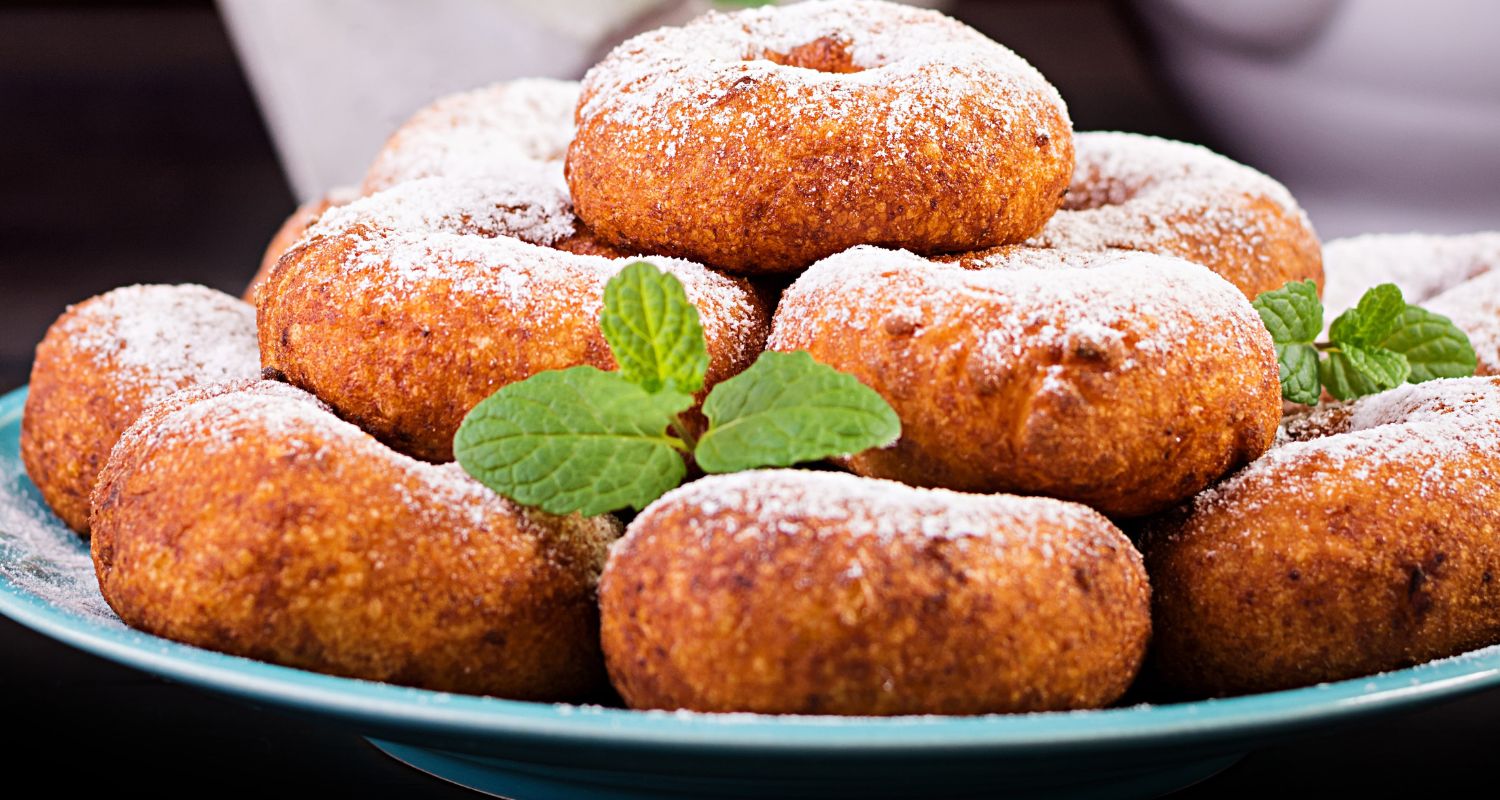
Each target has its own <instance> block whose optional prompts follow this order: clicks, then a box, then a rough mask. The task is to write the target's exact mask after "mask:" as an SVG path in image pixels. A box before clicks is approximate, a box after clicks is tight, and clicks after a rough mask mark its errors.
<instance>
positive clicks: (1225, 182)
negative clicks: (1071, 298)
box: [1031, 132, 1323, 300]
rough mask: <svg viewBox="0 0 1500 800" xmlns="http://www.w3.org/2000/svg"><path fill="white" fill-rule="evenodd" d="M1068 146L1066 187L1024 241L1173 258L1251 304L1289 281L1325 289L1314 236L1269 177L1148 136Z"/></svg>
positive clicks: (1090, 138) (1098, 135) (1083, 139)
mask: <svg viewBox="0 0 1500 800" xmlns="http://www.w3.org/2000/svg"><path fill="white" fill-rule="evenodd" d="M1073 143H1074V146H1075V147H1076V148H1077V154H1078V164H1077V166H1076V167H1075V168H1074V172H1073V184H1072V186H1070V187H1069V188H1068V196H1067V198H1066V199H1065V200H1064V201H1063V206H1062V209H1061V210H1060V211H1058V212H1057V214H1056V215H1055V216H1053V217H1052V219H1051V220H1050V221H1049V222H1048V223H1047V227H1046V228H1044V229H1042V232H1041V234H1040V235H1039V236H1037V237H1036V238H1035V239H1033V240H1032V242H1031V243H1032V244H1034V245H1037V246H1039V247H1060V248H1065V249H1072V250H1111V249H1120V250H1143V251H1145V252H1148V253H1160V254H1162V255H1169V256H1178V257H1180V258H1185V259H1187V260H1188V261H1191V262H1193V263H1195V264H1202V265H1203V266H1205V267H1208V268H1209V269H1211V270H1213V271H1214V272H1217V273H1219V274H1220V275H1222V276H1224V278H1225V280H1228V281H1229V282H1230V283H1232V284H1234V285H1235V287H1237V288H1238V289H1239V290H1240V291H1242V292H1244V293H1245V296H1246V297H1249V298H1250V299H1252V300H1253V299H1255V296H1256V295H1258V294H1260V293H1261V292H1265V291H1270V290H1272V289H1280V288H1281V287H1282V286H1284V285H1285V284H1286V282H1287V281H1293V280H1312V281H1316V282H1317V284H1318V285H1319V286H1320V287H1321V286H1322V285H1323V262H1322V256H1321V255H1320V251H1319V247H1318V236H1317V234H1316V233H1314V232H1313V229H1312V224H1311V223H1310V222H1308V219H1307V215H1306V214H1305V213H1303V211H1302V209H1301V208H1300V207H1299V206H1298V205H1297V201H1296V200H1294V199H1292V195H1291V193H1290V192H1288V191H1287V190H1286V187H1284V186H1282V185H1281V184H1280V183H1277V182H1276V181H1275V180H1272V179H1271V178H1269V177H1267V176H1266V175H1263V174H1261V173H1260V172H1257V171H1255V170H1253V169H1251V168H1249V167H1247V166H1244V165H1243V164H1238V163H1235V162H1234V161H1231V160H1229V159H1227V158H1225V157H1224V156H1221V155H1219V154H1217V153H1215V152H1213V151H1211V150H1208V149H1207V148H1204V147H1199V146H1198V145H1194V144H1188V143H1186V142H1174V141H1172V140H1170V139H1158V138H1156V137H1154V136H1141V135H1139V134H1134V133H1107V132H1090V133H1079V134H1075V135H1074V137H1073Z"/></svg>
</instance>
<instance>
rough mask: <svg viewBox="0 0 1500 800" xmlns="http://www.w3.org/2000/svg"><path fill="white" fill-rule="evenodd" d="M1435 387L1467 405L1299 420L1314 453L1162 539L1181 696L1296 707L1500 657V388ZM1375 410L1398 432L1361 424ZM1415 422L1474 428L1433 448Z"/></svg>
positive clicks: (1153, 562)
mask: <svg viewBox="0 0 1500 800" xmlns="http://www.w3.org/2000/svg"><path fill="white" fill-rule="evenodd" d="M1438 383H1439V384H1442V385H1445V388H1443V389H1442V390H1441V391H1443V392H1449V391H1450V390H1451V391H1452V393H1451V394H1448V395H1446V396H1444V395H1442V394H1436V393H1435V392H1437V391H1439V390H1438V389H1436V388H1433V385H1432V384H1423V385H1421V386H1416V387H1411V386H1408V387H1404V388H1403V389H1398V390H1394V391H1393V392H1391V393H1387V395H1396V398H1395V399H1394V400H1393V399H1392V398H1390V397H1388V396H1387V395H1378V396H1376V397H1372V398H1366V399H1364V400H1361V401H1359V402H1358V403H1356V404H1354V405H1352V406H1347V407H1339V406H1335V407H1333V408H1331V409H1329V408H1325V409H1323V410H1319V411H1314V412H1312V413H1311V414H1310V415H1305V416H1298V417H1293V418H1290V419H1289V421H1288V424H1287V429H1288V431H1289V433H1290V434H1291V436H1292V437H1293V438H1297V439H1304V440H1306V442H1305V443H1304V442H1293V443H1290V444H1286V445H1281V446H1278V447H1277V448H1276V449H1275V450H1272V451H1271V452H1270V453H1269V454H1267V455H1266V456H1265V457H1264V458H1262V459H1261V460H1260V461H1257V462H1256V463H1254V464H1252V465H1250V466H1249V467H1247V468H1246V469H1245V470H1244V471H1243V472H1241V473H1239V474H1238V475H1236V476H1235V477H1234V478H1232V479H1230V480H1229V481H1226V482H1225V483H1224V484H1223V485H1221V486H1219V487H1216V488H1215V489H1213V490H1210V491H1209V492H1206V493H1205V494H1204V495H1203V496H1201V497H1199V498H1198V499H1197V500H1196V501H1195V502H1194V503H1192V504H1189V505H1187V506H1185V507H1183V508H1181V509H1179V510H1177V511H1176V512H1175V513H1173V514H1171V515H1169V516H1167V517H1165V518H1164V519H1162V520H1160V521H1158V522H1157V523H1155V524H1154V525H1153V526H1152V527H1151V530H1150V532H1149V534H1148V535H1147V536H1146V538H1145V539H1144V541H1143V547H1144V549H1145V551H1146V562H1147V566H1148V568H1149V570H1150V573H1151V580H1152V584H1153V586H1154V588H1155V599H1154V615H1155V620H1156V630H1157V636H1156V640H1155V642H1154V645H1153V653H1152V656H1151V661H1152V672H1153V673H1154V677H1155V679H1156V680H1157V681H1158V682H1159V683H1160V684H1161V685H1162V686H1163V687H1164V688H1165V689H1166V690H1167V691H1169V692H1171V693H1172V694H1175V695H1179V696H1193V697H1198V696H1208V695H1232V694H1243V693H1248V692H1261V691H1271V690H1276V689H1287V688H1292V687H1296V686H1304V685H1309V684H1314V683H1318V682H1322V681H1334V680H1342V679H1346V678H1353V677H1358V676H1360V675H1368V674H1371V673H1375V672H1380V671H1384V670H1389V669H1398V668H1401V667H1406V666H1410V665H1413V664H1419V663H1422V662H1425V661H1429V660H1431V659H1434V658H1441V657H1444V656H1451V655H1455V654H1457V653H1462V652H1465V651H1467V650H1471V649H1474V648H1478V647H1482V646H1485V645H1490V644H1494V643H1496V642H1500V579H1497V578H1500V502H1497V499H1500V498H1497V497H1496V487H1495V484H1494V481H1495V476H1496V475H1497V474H1500V455H1497V444H1500V441H1497V440H1496V437H1495V431H1496V429H1497V426H1500V384H1497V383H1496V382H1495V379H1478V378H1476V379H1466V380H1461V381H1441V382H1438ZM1398 393H1399V394H1398ZM1408 400H1410V402H1407V401H1408ZM1374 404H1387V407H1388V408H1391V409H1394V410H1395V412H1396V413H1392V414H1387V415H1386V419H1384V420H1381V421H1380V423H1381V424H1382V425H1383V426H1384V428H1383V429H1381V428H1365V429H1362V428H1361V426H1358V425H1354V424H1351V422H1352V421H1353V420H1354V419H1355V414H1357V413H1365V412H1362V411H1359V409H1361V408H1365V409H1369V408H1371V407H1372V406H1373V405H1374ZM1403 405H1404V406H1406V408H1402V406H1403ZM1410 409H1417V410H1419V411H1420V412H1423V413H1425V412H1435V413H1437V414H1453V413H1454V412H1456V411H1459V410H1464V411H1465V414H1464V416H1467V417H1469V419H1467V420H1465V421H1461V422H1460V421H1458V417H1457V415H1455V416H1454V421H1453V422H1451V423H1443V422H1439V423H1436V427H1433V428H1430V429H1428V430H1425V431H1424V430H1423V426H1426V425H1433V424H1434V423H1432V422H1431V421H1430V420H1423V419H1421V418H1420V417H1419V414H1418V413H1411V412H1410ZM1485 428H1488V430H1485ZM1377 433H1378V434H1379V436H1378V438H1377V437H1376V436H1375V434H1377Z"/></svg>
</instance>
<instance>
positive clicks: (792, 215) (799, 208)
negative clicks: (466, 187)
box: [567, 1, 1073, 273]
mask: <svg viewBox="0 0 1500 800" xmlns="http://www.w3.org/2000/svg"><path fill="white" fill-rule="evenodd" d="M567 169H568V183H569V186H570V187H571V188H572V193H573V198H574V201H575V203H576V204H577V209H578V214H579V216H580V217H582V218H583V220H584V221H585V222H587V223H588V225H589V226H590V227H591V228H593V229H594V230H595V231H596V232H597V233H598V234H599V236H600V237H601V238H603V239H604V240H605V241H608V242H611V243H614V244H615V245H616V246H619V247H623V248H626V249H634V250H640V251H645V252H653V253H663V254H666V255H674V256H681V257H683V258H688V259H692V260H696V261H701V262H702V263H705V264H709V265H711V266H715V267H720V268H723V269H726V270H730V271H734V272H741V273H759V272H789V271H796V270H800V269H802V268H804V267H806V266H807V265H808V264H811V263H812V262H814V261H816V260H818V259H819V258H822V257H824V256H828V255H831V254H833V253H837V252H839V251H842V250H845V249H847V248H849V247H851V246H854V245H858V244H879V245H886V246H891V247H903V248H907V249H911V250H914V251H918V252H923V253H941V252H955V251H965V250H974V249H978V248H983V247H989V246H993V245H999V244H1005V243H1011V242H1019V241H1022V240H1024V239H1026V238H1028V237H1030V236H1032V235H1034V234H1035V233H1037V232H1038V231H1039V230H1040V229H1041V227H1042V225H1043V224H1044V223H1045V222H1046V220H1047V218H1048V217H1050V216H1051V215H1052V213H1053V212H1054V211H1055V210H1056V209H1057V207H1058V204H1059V203H1060V202H1061V200H1062V196H1063V193H1064V191H1065V190H1066V189H1067V185H1068V179H1069V177H1070V176H1071V175H1072V171H1073V146H1072V124H1071V122H1070V121H1069V119H1068V115H1067V109H1066V107H1065V106H1064V104H1063V102H1062V100H1061V98H1060V97H1059V96H1058V94H1057V92H1056V90H1055V89H1053V87H1052V86H1051V85H1050V84H1049V83H1047V81H1046V80H1045V79H1044V78H1043V77H1042V76H1041V74H1040V73H1038V72H1037V71H1036V70H1035V69H1033V68H1032V67H1031V66H1030V65H1029V64H1027V63H1026V62H1025V61H1024V60H1022V59H1021V58H1020V57H1018V56H1016V55H1015V54H1014V53H1012V52H1011V51H1010V50H1008V49H1006V48H1005V47H1003V46H1001V45H999V44H997V43H995V42H993V41H991V40H989V39H987V38H985V37H984V36H983V35H981V34H979V33H977V32H976V31H974V30H972V29H970V28H968V27H967V26H964V25H962V24H961V23H958V22H956V21H954V20H951V19H949V18H947V17H944V16H943V15H941V14H938V13H936V12H932V11H926V10H921V9H913V8H910V7H905V6H898V5H895V4H890V3H883V2H873V1H860V2H843V3H819V2H810V3H804V4H798V5H794V6H788V7H783V8H774V7H772V8H764V9H754V10H747V11H742V12H737V13H732V14H718V13H711V14H708V15H706V16H704V17H702V18H700V19H699V20H697V21H695V22H693V23H690V24H688V25H686V26H684V27H681V28H664V29H662V30H659V31H655V32H652V33H647V34H643V35H641V36H638V37H636V38H634V39H631V40H629V41H627V42H625V43H624V44H622V45H620V46H619V47H618V48H616V49H615V50H614V51H613V52H612V53H611V54H610V55H609V56H608V57H606V58H605V59H604V61H602V62H601V63H600V64H599V65H597V66H596V67H594V68H593V69H592V70H590V71H589V73H588V75H587V76H585V78H584V83H583V91H582V95H581V97H580V101H579V106H578V130H577V134H576V138H575V139H574V141H573V144H572V146H571V147H570V148H569V151H568V164H567Z"/></svg>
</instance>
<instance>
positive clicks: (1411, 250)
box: [1323, 232, 1500, 320]
mask: <svg viewBox="0 0 1500 800" xmlns="http://www.w3.org/2000/svg"><path fill="white" fill-rule="evenodd" d="M1497 266H1500V232H1489V233H1473V234H1467V235H1463V236H1436V235H1431V234H1423V233H1400V234H1369V235H1365V236H1353V237H1350V238H1347V239H1335V240H1333V241H1331V242H1327V243H1325V244H1324V245H1323V271H1324V273H1325V275H1326V276H1327V282H1326V283H1325V284H1324V286H1323V306H1324V308H1325V309H1327V313H1326V314H1325V315H1324V316H1325V317H1326V318H1327V319H1329V320H1331V319H1333V317H1335V316H1337V315H1338V314H1339V312H1341V311H1344V310H1345V309H1348V308H1353V307H1354V306H1355V304H1357V303H1358V302H1359V298H1360V296H1361V295H1363V294H1364V293H1365V290H1366V289H1369V288H1370V287H1372V286H1375V285H1378V284H1382V283H1394V284H1396V285H1397V286H1399V287H1400V288H1401V294H1402V295H1403V296H1404V297H1405V298H1406V300H1407V302H1409V303H1419V304H1420V303H1426V302H1427V301H1428V300H1431V299H1433V298H1434V297H1437V296H1438V295H1440V294H1443V293H1445V292H1447V291H1448V290H1449V289H1452V288H1454V287H1456V286H1458V285H1460V284H1462V283H1464V282H1465V281H1467V280H1469V279H1470V278H1474V277H1477V276H1479V275H1483V274H1485V273H1487V272H1490V271H1491V270H1493V269H1495V268H1496V267H1497Z"/></svg>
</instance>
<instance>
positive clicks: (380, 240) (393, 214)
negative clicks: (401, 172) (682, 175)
mask: <svg viewBox="0 0 1500 800" xmlns="http://www.w3.org/2000/svg"><path fill="white" fill-rule="evenodd" d="M543 196H544V195H543V194H542V193H541V191H540V189H539V188H537V187H529V188H528V187H521V188H519V189H516V190H514V191H513V190H510V189H507V188H506V186H505V184H502V183H497V182H496V181H494V180H491V179H488V178H486V179H483V180H475V181H458V180H455V179H448V178H424V179H420V180H415V181H408V182H406V183H403V184H400V185H398V186H396V187H393V188H391V189H388V190H386V191H384V192H381V193H379V194H377V195H372V196H370V197H367V198H364V199H362V200H359V201H356V202H354V203H350V204H349V205H347V206H343V207H341V208H337V209H333V210H330V211H328V212H327V213H325V214H324V215H323V217H322V218H321V219H320V220H319V221H318V223H317V225H315V226H314V227H313V230H312V231H310V232H309V235H308V237H307V239H306V240H304V241H303V243H302V244H301V245H299V246H297V247H296V248H293V249H292V250H291V251H290V252H289V253H287V255H286V256H285V257H284V258H282V260H281V262H280V263H279V264H278V265H277V267H276V269H275V270H274V271H273V272H272V273H271V276H270V278H269V279H268V280H267V281H266V283H265V284H264V286H263V287H262V289H261V293H260V298H259V307H258V311H259V314H258V323H259V328H260V347H261V359H262V363H263V365H264V366H265V367H267V368H269V369H272V370H275V371H276V372H278V373H280V374H281V375H283V376H285V378H286V379H287V380H288V381H290V382H291V383H293V384H296V385H297V386H300V387H302V388H304V389H307V390H308V391H311V392H313V393H314V394H316V395H317V396H318V397H320V398H322V399H323V400H324V401H326V402H327V403H329V404H330V405H332V406H333V407H334V409H335V410H337V411H338V413H339V414H340V415H341V416H343V417H344V418H345V419H349V420H351V421H353V422H355V423H357V424H359V425H360V426H361V427H363V428H364V429H365V430H368V431H370V432H371V433H373V434H375V435H376V436H377V437H378V438H380V439H381V440H383V441H385V442H387V443H389V444H390V445H392V446H393V447H395V448H396V449H398V450H401V451H402V452H405V453H408V454H411V455H415V456H417V457H418V458H423V459H427V460H435V461H442V460H448V459H451V458H452V457H453V449H452V448H453V434H454V432H455V431H457V430H458V425H459V423H460V422H461V421H462V420H463V416H464V414H466V413H468V411H469V409H471V408H473V407H474V405H475V404H477V403H478V402H479V401H480V400H483V399H484V398H485V397H488V396H489V395H490V394H491V393H492V392H494V391H495V390H496V389H498V388H500V387H501V386H503V385H505V384H508V383H511V382H513V381H518V380H522V379H524V378H527V377H530V376H531V375H534V374H536V373H537V372H541V371H543V370H549V369H560V368H564V367H571V366H575V365H579V364H591V365H593V366H596V367H599V368H601V369H613V368H614V367H615V363H614V357H613V356H612V355H611V354H610V351H609V347H608V345H607V344H606V343H605V341H604V336H603V334H602V333H600V331H599V312H600V309H601V307H602V304H603V292H604V284H605V282H606V281H607V280H608V279H609V278H610V277H611V276H613V275H614V274H615V272H617V271H619V269H621V268H622V267H624V266H625V265H626V264H628V263H630V261H629V260H627V259H617V260H610V259H606V258H600V257H595V256H587V255H576V254H571V253H566V252H561V251H558V250H555V249H549V248H546V247H539V246H535V245H532V244H528V242H538V243H551V244H554V245H555V244H557V242H559V241H561V240H563V239H565V238H567V237H568V236H569V235H570V234H571V233H573V231H574V229H573V228H572V227H571V222H570V220H571V215H570V214H569V213H567V198H566V197H565V196H564V195H562V194H561V193H558V194H554V195H553V196H552V197H551V198H550V200H549V201H548V202H547V203H538V202H536V199H537V198H539V197H543ZM496 234H510V235H496ZM512 237H520V238H512ZM522 239H525V240H526V241H522ZM651 261H652V263H654V264H656V265H657V266H658V267H660V268H662V269H665V270H667V271H669V272H671V273H672V274H673V275H675V276H677V278H679V279H680V280H681V281H682V282H683V284H684V287H685V288H686V290H687V296H688V299H689V300H691V301H692V302H693V304H694V305H695V306H697V308H698V312H699V314H700V315H701V318H702V322H703V331H704V335H705V337H706V338H707V340H708V352H709V370H708V385H709V386H712V385H713V384H714V383H716V382H718V381H721V380H723V379H725V378H728V377H730V376H731V375H734V374H736V373H738V372H739V371H740V370H742V369H744V368H745V367H747V366H749V365H750V362H751V361H753V360H754V359H755V357H756V356H757V355H759V354H760V350H761V346H762V344H763V343H764V341H765V334H766V329H767V327H768V316H769V312H768V311H767V309H766V308H765V306H764V305H763V304H762V303H761V301H760V299H759V298H758V297H757V295H756V294H755V292H754V290H753V289H752V288H751V287H750V286H749V284H748V283H747V282H746V281H744V280H743V279H732V278H726V277H724V276H722V275H719V274H717V273H715V272H712V271H710V270H708V269H705V268H703V267H701V266H698V265H697V264H691V263H688V262H685V261H677V260H675V259H666V258H653V259H651Z"/></svg>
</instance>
